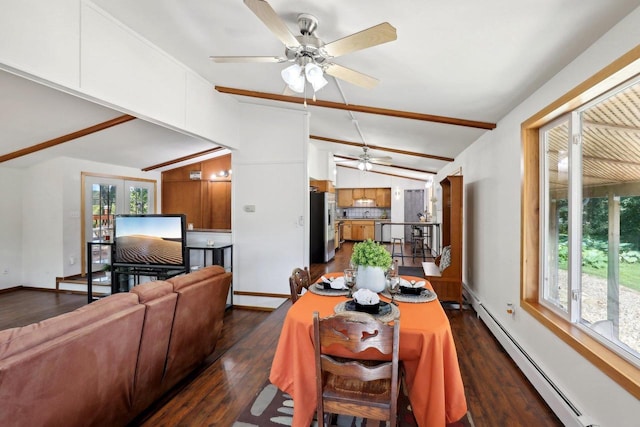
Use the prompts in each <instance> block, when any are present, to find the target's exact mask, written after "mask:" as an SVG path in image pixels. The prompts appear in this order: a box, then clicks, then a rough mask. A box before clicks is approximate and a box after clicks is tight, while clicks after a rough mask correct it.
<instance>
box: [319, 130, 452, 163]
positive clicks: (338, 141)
mask: <svg viewBox="0 0 640 427" xmlns="http://www.w3.org/2000/svg"><path fill="white" fill-rule="evenodd" d="M309 138H311V139H317V140H318V141H325V142H333V143H336V144H343V145H350V146H352V147H364V144H363V143H361V142H351V141H344V140H342V139H335V138H327V137H325V136H318V135H309ZM367 147H369V148H370V149H372V150H380V151H388V152H390V153H396V154H402V155H405V156H415V157H423V158H425V159H434V160H441V161H443V162H452V161H454V160H455V159H453V158H451V157H443V156H436V155H433V154H424V153H417V152H415V151H405V150H399V149H397V148H389V147H381V146H378V145H369V144H367Z"/></svg>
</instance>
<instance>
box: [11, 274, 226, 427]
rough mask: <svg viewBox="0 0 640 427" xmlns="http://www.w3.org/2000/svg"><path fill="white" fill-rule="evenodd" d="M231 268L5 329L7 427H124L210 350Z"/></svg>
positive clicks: (182, 278)
mask: <svg viewBox="0 0 640 427" xmlns="http://www.w3.org/2000/svg"><path fill="white" fill-rule="evenodd" d="M230 283H231V273H225V271H224V269H223V268H222V267H218V266H212V267H207V268H203V269H202V270H198V271H196V272H193V273H189V274H186V275H184V276H178V277H175V278H173V279H170V280H168V281H157V282H149V283H145V284H143V285H140V286H136V287H134V288H133V289H132V291H131V292H130V293H122V294H115V295H111V296H109V297H106V298H103V299H101V300H98V301H96V302H94V303H92V304H89V305H87V306H84V307H82V308H79V309H77V310H75V311H73V312H70V313H66V314H63V315H60V316H56V317H54V318H51V319H47V320H45V321H42V322H39V323H35V324H32V325H27V326H23V327H19V328H13V329H7V330H4V331H0V426H12V427H13V426H29V427H33V426H123V425H126V424H127V423H128V422H130V421H131V420H132V419H133V418H135V417H136V416H137V415H138V414H140V413H141V412H142V411H143V410H144V409H145V408H147V407H148V406H149V405H150V404H151V403H152V402H153V401H154V400H156V399H157V398H158V397H160V396H161V395H162V394H164V393H165V392H166V391H167V390H169V389H170V388H171V387H173V386H174V385H175V384H177V383H178V382H179V381H180V380H181V379H183V378H184V377H185V376H186V375H187V374H189V373H190V372H191V371H192V370H193V369H194V368H196V367H197V366H198V365H199V364H201V363H202V362H203V361H204V359H205V358H206V357H207V356H209V355H210V354H211V353H212V352H213V350H214V348H215V344H216V341H217V339H218V337H219V335H220V331H221V328H222V321H223V317H224V310H225V306H226V299H227V294H228V292H229V286H230Z"/></svg>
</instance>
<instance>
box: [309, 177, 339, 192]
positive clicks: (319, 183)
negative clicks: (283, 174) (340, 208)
mask: <svg viewBox="0 0 640 427" xmlns="http://www.w3.org/2000/svg"><path fill="white" fill-rule="evenodd" d="M309 185H310V186H311V187H316V188H317V191H318V192H319V193H335V191H336V190H335V187H334V186H333V182H331V181H329V180H314V179H312V180H310V181H309Z"/></svg>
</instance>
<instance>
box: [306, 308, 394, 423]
mask: <svg viewBox="0 0 640 427" xmlns="http://www.w3.org/2000/svg"><path fill="white" fill-rule="evenodd" d="M313 330H314V343H315V362H316V394H317V399H318V408H317V418H318V425H323V426H324V425H325V413H326V414H343V415H351V416H355V417H361V418H368V419H375V420H382V421H387V423H388V425H389V426H390V427H396V416H397V404H398V393H399V391H400V384H399V381H400V375H399V360H398V344H399V341H400V321H399V320H395V321H394V322H393V325H389V324H385V323H382V322H380V321H379V320H377V319H376V318H374V317H373V316H371V315H369V314H367V313H361V312H342V313H338V314H336V315H333V316H330V317H326V318H322V319H321V318H320V317H319V314H318V312H314V313H313ZM372 349H373V356H372ZM345 350H346V351H345ZM364 352H366V355H367V356H368V357H365V354H363V353H364ZM347 354H348V355H349V356H348V357H345V355H347ZM327 418H329V420H327V421H330V417H327ZM320 423H322V424H320ZM327 425H330V423H328V424H327Z"/></svg>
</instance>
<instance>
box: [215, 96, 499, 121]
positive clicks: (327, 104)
mask: <svg viewBox="0 0 640 427" xmlns="http://www.w3.org/2000/svg"><path fill="white" fill-rule="evenodd" d="M215 89H216V90H217V91H218V92H220V93H228V94H230V95H239V96H248V97H250V98H260V99H269V100H272V101H282V102H291V103H294V104H306V105H311V106H314V107H324V108H333V109H336V110H346V111H353V112H357V113H369V114H379V115H383V116H390V117H398V118H402V119H411V120H422V121H425V122H434V123H443V124H447V125H454V126H466V127H471V128H478V129H485V130H492V129H495V128H496V124H495V123H488V122H479V121H475V120H466V119H458V118H454V117H445V116H435V115H432V114H422V113H414V112H411V111H402V110H391V109H388V108H378V107H368V106H366V105H356V104H342V103H339V102H333V101H322V100H316V101H314V100H313V99H305V98H300V97H297V96H288V95H280V94H277V93H268V92H258V91H254V90H245V89H237V88H232V87H225V86H215Z"/></svg>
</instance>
